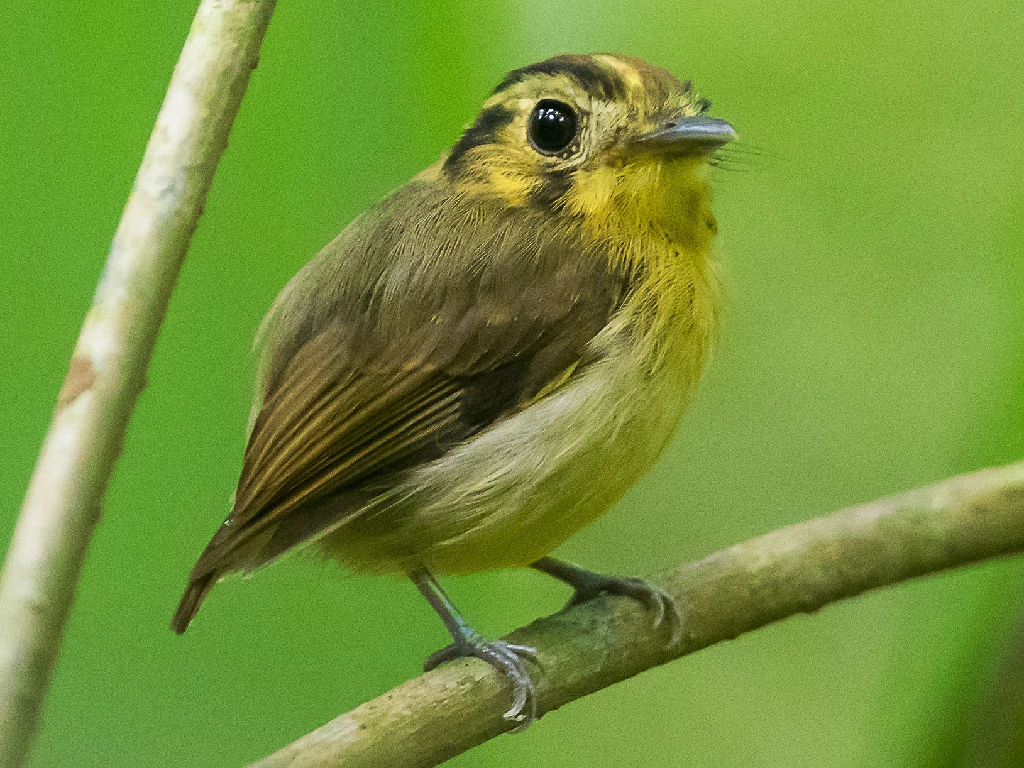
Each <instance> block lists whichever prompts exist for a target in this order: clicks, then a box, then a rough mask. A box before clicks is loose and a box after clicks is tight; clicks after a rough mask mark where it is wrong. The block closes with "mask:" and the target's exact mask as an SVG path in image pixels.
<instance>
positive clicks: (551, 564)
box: [533, 557, 683, 645]
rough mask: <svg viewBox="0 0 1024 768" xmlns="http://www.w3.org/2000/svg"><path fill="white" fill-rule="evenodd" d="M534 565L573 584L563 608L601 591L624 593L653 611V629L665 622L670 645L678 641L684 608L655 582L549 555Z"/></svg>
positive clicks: (615, 593)
mask: <svg viewBox="0 0 1024 768" xmlns="http://www.w3.org/2000/svg"><path fill="white" fill-rule="evenodd" d="M533 567H534V568H536V569H537V570H539V571H542V572H544V573H546V574H548V575H549V576H554V577H555V578H556V579H559V580H561V581H564V582H565V583H566V584H568V585H569V586H571V587H572V588H573V590H574V591H573V595H572V598H570V600H569V602H568V603H566V605H565V607H566V608H571V607H572V606H574V605H579V604H580V603H584V602H586V601H587V600H590V599H592V598H594V597H597V596H598V595H600V594H610V595H625V596H626V597H632V598H633V599H634V600H639V601H640V602H642V603H643V604H644V606H646V607H647V608H648V609H649V610H652V611H654V628H655V629H657V628H658V627H661V626H662V625H663V624H665V623H667V624H668V626H669V644H670V645H677V644H678V643H679V641H680V640H682V639H683V611H682V609H681V608H680V606H679V603H678V602H677V601H676V599H675V598H674V597H672V595H670V594H669V593H668V592H666V591H665V590H664V589H662V588H661V587H659V586H658V585H657V584H651V583H650V582H648V581H645V580H644V579H638V578H634V577H631V576H605V575H603V574H600V573H594V572H593V571H588V570H585V569H583V568H579V567H578V566H575V565H571V564H569V563H563V562H561V561H559V560H555V559H554V558H551V557H545V558H542V559H541V560H538V561H537V562H536V563H534V564H533Z"/></svg>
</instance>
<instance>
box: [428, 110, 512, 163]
mask: <svg viewBox="0 0 1024 768" xmlns="http://www.w3.org/2000/svg"><path fill="white" fill-rule="evenodd" d="M514 118H515V112H514V111H512V110H511V109H509V108H508V107H507V106H505V105H504V104H495V105H494V106H493V107H488V108H487V109H485V110H484V111H483V112H481V113H480V114H479V115H478V116H477V118H476V122H475V123H473V125H471V126H470V127H469V128H467V129H466V132H465V133H463V134H462V138H461V139H459V141H458V143H457V144H456V145H455V146H454V147H452V151H451V153H450V154H449V155H448V159H447V160H445V163H444V167H445V168H446V169H449V168H451V167H452V166H454V165H456V164H457V163H458V162H459V160H460V159H461V158H462V156H463V155H464V154H466V152H468V151H469V150H471V149H472V148H473V147H480V146H483V145H484V144H491V143H492V142H494V141H495V140H496V139H497V137H498V132H499V131H501V129H502V128H504V127H505V126H506V125H508V124H509V123H511V122H512V120H513V119H514Z"/></svg>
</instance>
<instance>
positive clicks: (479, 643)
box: [423, 634, 537, 731]
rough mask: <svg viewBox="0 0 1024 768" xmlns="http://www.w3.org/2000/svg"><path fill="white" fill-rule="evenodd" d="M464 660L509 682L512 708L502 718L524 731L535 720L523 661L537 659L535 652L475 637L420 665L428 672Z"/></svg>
mask: <svg viewBox="0 0 1024 768" xmlns="http://www.w3.org/2000/svg"><path fill="white" fill-rule="evenodd" d="M466 657H476V658H478V659H482V660H483V661H486V662H487V663H488V664H490V665H491V666H492V667H494V668H496V669H497V670H499V671H500V672H503V673H504V674H505V676H506V677H507V678H509V680H511V681H512V706H511V707H509V709H508V711H506V712H505V714H504V715H503V717H504V718H505V719H506V720H512V721H514V722H517V723H519V726H518V727H517V728H516V731H522V730H524V729H525V728H527V727H528V726H529V725H530V723H532V722H533V721H534V719H536V717H537V689H536V688H535V687H534V685H533V681H532V680H531V679H530V675H529V673H528V672H527V671H526V664H525V659H530V660H534V659H536V658H537V649H536V648H533V647H531V646H529V645H516V644H515V643H506V642H505V641H504V640H493V641H487V640H484V639H483V638H482V637H479V636H477V635H475V634H474V635H468V634H467V635H465V636H459V637H458V638H457V639H456V641H455V642H453V643H452V644H451V645H448V646H446V647H444V648H442V649H441V650H439V651H436V652H434V653H432V654H430V656H429V657H428V658H427V660H426V661H425V662H424V663H423V670H424V671H425V672H429V671H430V670H432V669H434V668H435V667H436V666H438V665H439V664H443V663H445V662H447V661H454V660H456V659H461V658H466Z"/></svg>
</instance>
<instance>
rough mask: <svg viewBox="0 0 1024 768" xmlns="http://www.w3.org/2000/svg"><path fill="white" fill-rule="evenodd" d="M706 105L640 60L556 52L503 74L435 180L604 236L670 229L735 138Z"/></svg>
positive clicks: (692, 202) (687, 86) (689, 227)
mask: <svg viewBox="0 0 1024 768" xmlns="http://www.w3.org/2000/svg"><path fill="white" fill-rule="evenodd" d="M709 107H710V103H709V102H708V101H707V100H706V99H703V98H701V97H700V96H699V95H698V94H697V93H696V91H695V90H694V89H693V87H692V86H691V84H690V83H689V82H686V83H681V82H680V81H679V80H678V79H676V77H675V76H673V75H672V74H671V73H669V72H668V71H667V70H664V69H661V68H658V67H653V66H651V65H650V64H647V63H646V62H644V61H641V60H639V59H632V58H628V57H623V56H612V55H597V56H583V55H573V56H558V57H555V58H553V59H548V60H547V61H544V62H541V63H539V64H535V65H532V66H529V67H525V68H523V69H519V70H515V71H513V72H511V73H510V74H509V75H508V76H507V77H506V78H505V79H504V80H503V81H502V82H501V83H500V84H499V85H498V86H497V88H495V90H494V93H493V95H492V96H491V97H490V98H489V99H488V100H487V101H486V102H485V103H484V106H483V109H482V111H481V112H480V114H479V116H478V117H477V120H476V122H475V123H474V124H473V125H472V126H471V127H470V128H468V129H467V130H466V132H465V134H464V135H463V136H462V138H461V140H460V141H459V142H458V143H457V144H456V145H455V147H454V148H453V149H452V151H451V153H450V154H449V155H448V157H447V158H445V159H444V160H443V162H442V164H441V165H440V166H439V167H435V169H432V171H431V174H432V175H433V174H437V175H441V174H445V175H448V176H449V177H450V178H451V179H452V181H453V182H455V183H456V184H457V185H458V188H459V189H460V191H462V192H464V193H465V194H468V195H482V196H489V197H496V198H499V199H500V200H501V202H502V203H504V204H506V205H509V206H522V207H540V208H542V209H544V210H548V211H552V210H553V211H556V212H558V213H561V214H568V215H576V216H578V217H579V218H580V219H581V220H582V221H584V222H586V223H587V224H588V225H590V226H591V227H594V228H597V229H600V230H611V229H615V230H619V231H623V232H629V233H633V232H638V231H640V230H641V229H642V228H644V227H647V226H649V225H650V224H651V223H654V224H656V225H658V224H660V225H662V226H663V227H665V228H674V227H675V226H677V224H678V223H680V222H681V218H690V217H687V216H683V217H680V212H681V211H682V212H684V213H685V212H687V211H688V210H692V209H694V208H695V207H700V208H703V206H697V205H695V198H696V197H702V196H703V195H704V190H705V187H706V183H705V181H704V172H705V168H706V167H707V160H708V159H709V158H710V157H711V156H712V155H713V153H714V152H715V150H717V149H718V148H719V147H721V146H722V145H723V144H725V143H726V142H727V141H729V140H730V139H731V138H733V136H734V134H733V132H732V128H731V127H730V126H729V125H728V123H725V122H724V121H721V120H716V119H714V118H710V117H707V116H706V114H705V113H706V111H707V109H708V108H709ZM700 215H703V214H700ZM704 223H707V222H704ZM710 224H711V231H712V233H713V230H714V226H713V219H712V220H711V221H710ZM692 225H693V222H692V221H688V222H686V223H685V224H682V226H684V227H685V228H686V229H687V230H692Z"/></svg>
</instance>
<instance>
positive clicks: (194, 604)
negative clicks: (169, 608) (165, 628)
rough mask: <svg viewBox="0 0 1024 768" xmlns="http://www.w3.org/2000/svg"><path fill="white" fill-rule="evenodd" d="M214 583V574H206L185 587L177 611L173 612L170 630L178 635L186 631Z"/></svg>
mask: <svg viewBox="0 0 1024 768" xmlns="http://www.w3.org/2000/svg"><path fill="white" fill-rule="evenodd" d="M215 581H217V574H216V573H208V574H206V575H205V576H200V577H199V578H198V579H196V580H195V581H191V580H190V581H189V583H188V586H187V587H185V594H184V595H182V596H181V602H180V603H178V610H176V611H175V612H174V618H173V619H171V629H173V630H174V631H175V632H177V633H178V634H179V635H180V634H181V633H182V632H184V631H185V630H186V629H188V625H189V622H190V621H192V618H193V617H194V616H195V615H196V612H197V611H198V610H199V606H200V605H202V603H203V598H205V597H206V593H207V592H209V591H210V587H212V586H213V584H214V582H215Z"/></svg>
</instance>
